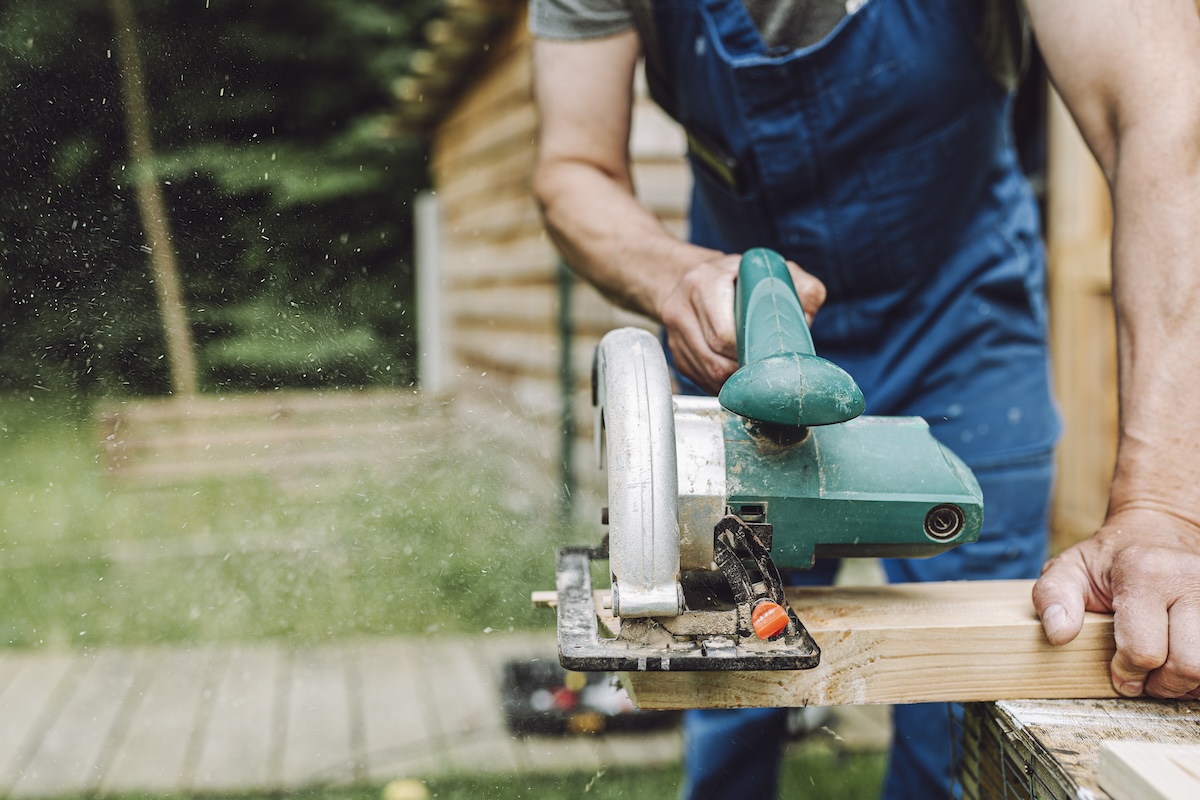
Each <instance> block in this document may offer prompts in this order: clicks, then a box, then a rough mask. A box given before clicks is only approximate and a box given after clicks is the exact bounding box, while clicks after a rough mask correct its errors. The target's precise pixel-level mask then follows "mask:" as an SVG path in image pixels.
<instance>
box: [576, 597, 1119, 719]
mask: <svg viewBox="0 0 1200 800" xmlns="http://www.w3.org/2000/svg"><path fill="white" fill-rule="evenodd" d="M1032 585H1033V582H1032V581H971V582H950V583H925V584H901V585H892V586H875V587H830V588H816V589H793V590H790V591H789V597H790V599H791V602H792V606H793V607H794V608H795V610H796V614H797V615H798V616H799V617H800V619H801V620H802V621H803V622H804V623H805V625H806V626H807V627H808V630H809V632H810V633H811V634H812V635H813V638H814V639H815V640H816V642H817V644H818V645H819V646H820V647H821V651H822V652H821V665H820V666H819V667H817V668H816V669H812V670H805V671H796V672H790V671H789V672H692V673H628V674H626V675H624V676H623V680H624V681H625V684H626V687H627V688H628V689H629V693H630V695H631V696H632V697H633V698H634V702H636V703H637V705H638V706H639V707H641V708H657V709H672V708H675V709H677V708H737V707H753V706H807V705H856V704H871V703H921V702H935V701H964V702H965V701H977V700H1001V699H1010V698H1094V697H1115V696H1116V693H1115V691H1114V690H1113V687H1112V683H1111V681H1110V679H1109V671H1108V662H1109V660H1110V659H1111V658H1112V655H1113V652H1114V650H1115V647H1114V644H1113V633H1112V618H1111V616H1108V615H1103V614H1091V613H1089V614H1087V615H1086V618H1085V620H1084V625H1083V631H1082V632H1081V633H1080V635H1079V637H1078V638H1076V640H1075V641H1074V642H1072V643H1071V644H1069V645H1066V646H1064V647H1052V646H1051V645H1050V644H1049V643H1048V642H1047V641H1046V638H1045V636H1044V634H1043V633H1042V628H1041V623H1040V622H1039V621H1038V619H1037V616H1036V615H1035V614H1034V611H1033V605H1032V603H1031V601H1030V590H1031V588H1032ZM598 600H599V598H598ZM597 608H598V612H599V613H600V614H601V618H602V620H603V621H605V624H607V625H610V626H611V625H613V624H614V622H613V620H612V619H611V617H609V618H607V619H605V617H604V614H605V612H604V611H603V609H602V608H601V604H600V602H598V604H597Z"/></svg>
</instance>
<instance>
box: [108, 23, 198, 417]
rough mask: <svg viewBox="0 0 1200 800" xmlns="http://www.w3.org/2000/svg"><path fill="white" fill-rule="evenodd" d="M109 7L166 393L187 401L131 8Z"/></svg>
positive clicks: (188, 380) (186, 339) (177, 299)
mask: <svg viewBox="0 0 1200 800" xmlns="http://www.w3.org/2000/svg"><path fill="white" fill-rule="evenodd" d="M109 6H110V8H111V10H112V16H113V25H114V27H115V28H116V39H117V42H116V44H117V46H116V50H117V60H118V62H119V63H120V70H119V71H120V75H121V94H122V95H123V98H124V106H125V134H126V138H127V139H128V142H129V156H130V160H131V161H132V167H133V186H134V195H135V196H136V197H137V204H138V211H139V213H140V214H141V217H142V227H143V228H144V229H145V232H146V245H147V246H148V247H149V248H150V265H151V268H152V270H153V273H154V288H155V292H156V293H157V295H158V310H159V313H160V314H161V315H162V321H163V332H164V334H165V335H166V340H167V361H168V363H169V364H170V369H171V388H172V391H173V392H174V394H176V395H177V396H181V397H191V396H194V395H195V394H197V392H198V388H197V377H196V372H197V370H196V355H195V349H194V346H193V344H192V332H191V328H190V327H189V326H188V319H187V308H186V306H185V305H184V302H183V289H182V287H181V283H180V280H179V265H178V263H177V261H176V260H175V250H174V246H173V245H172V243H171V227H170V224H169V223H168V221H167V210H166V203H164V202H163V196H162V191H161V189H160V188H159V185H158V180H157V179H156V178H155V177H154V172H153V169H152V167H151V159H152V157H153V155H154V150H153V145H152V144H151V139H150V110H149V106H148V104H147V102H146V81H145V77H144V75H143V72H142V59H141V54H140V52H139V49H138V37H137V30H136V28H135V22H134V18H133V8H132V6H131V5H130V2H129V0H110V2H109Z"/></svg>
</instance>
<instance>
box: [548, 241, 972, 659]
mask: <svg viewBox="0 0 1200 800" xmlns="http://www.w3.org/2000/svg"><path fill="white" fill-rule="evenodd" d="M735 317H736V321H737V337H738V361H739V364H740V368H739V369H738V371H737V372H736V373H734V375H733V376H732V377H731V378H730V379H729V380H728V381H727V382H726V384H725V386H724V388H723V389H722V391H721V394H720V396H719V398H712V397H692V396H675V395H672V392H671V381H670V373H669V370H668V367H667V363H666V358H665V355H664V354H663V350H662V347H661V345H660V343H659V341H658V339H657V338H656V337H655V336H654V335H653V334H651V333H649V332H647V331H645V330H642V329H638V328H622V329H619V330H616V331H612V332H610V333H609V334H607V335H606V336H605V337H604V339H603V340H602V341H601V343H600V345H599V346H598V348H597V350H596V359H595V364H594V369H593V398H594V401H595V405H596V426H595V430H596V445H597V450H598V453H599V457H600V460H601V461H602V462H603V464H604V466H606V468H607V472H608V512H607V520H608V536H607V552H605V550H604V548H600V549H587V548H566V549H564V550H562V551H560V554H559V570H558V592H559V640H560V641H559V643H560V660H561V661H562V663H563V665H564V666H566V667H567V668H569V669H604V670H631V669H637V670H653V669H661V670H724V669H802V668H811V667H814V666H816V665H817V664H818V663H819V659H820V650H819V647H818V646H817V644H816V643H815V642H813V641H812V639H811V637H809V635H808V633H807V631H805V629H804V626H803V624H802V622H801V621H800V620H799V619H797V618H796V615H795V613H794V612H793V611H792V609H791V608H790V606H789V605H788V604H787V600H786V598H785V596H784V592H783V588H784V587H783V581H782V579H781V576H780V572H779V570H780V569H809V568H811V567H812V565H813V560H814V558H817V557H927V556H932V555H936V554H938V553H941V552H944V551H946V550H948V549H950V548H953V547H956V546H958V545H960V544H963V543H965V542H970V541H974V540H976V539H977V538H978V536H979V531H980V527H981V525H982V521H983V497H982V493H981V491H980V488H979V484H978V482H977V481H976V480H975V477H974V476H973V475H972V473H971V470H970V469H969V468H968V467H967V466H966V465H965V464H964V463H963V462H962V461H961V460H960V459H959V458H958V457H957V456H955V455H954V453H953V452H951V451H950V450H949V449H948V448H946V447H945V446H944V445H942V444H941V443H939V442H938V441H937V440H936V439H935V438H934V437H933V436H932V434H931V433H930V431H929V426H928V425H927V424H926V422H925V421H924V420H923V419H921V418H920V417H871V416H861V415H862V412H863V410H864V407H865V401H864V399H863V396H862V393H861V391H860V390H859V388H858V386H857V384H856V383H855V382H854V380H853V378H851V377H850V376H849V375H848V374H847V373H846V372H844V371H843V370H842V369H841V368H839V367H837V366H836V365H834V364H833V363H831V362H829V361H827V360H825V359H822V358H820V357H819V356H817V355H816V353H815V351H814V348H813V343H812V337H811V335H810V333H809V331H808V326H807V323H806V320H805V317H804V311H803V309H802V308H801V306H800V303H799V300H798V299H797V296H796V292H795V288H794V286H793V284H792V281H791V277H790V274H789V273H788V269H787V264H786V262H785V261H784V260H783V259H782V257H780V256H779V255H778V254H776V253H774V252H771V251H768V250H752V251H749V252H747V253H746V254H745V255H744V256H743V258H742V261H741V266H740V269H739V274H738V281H737V287H736V301H735ZM604 555H607V557H608V559H609V564H610V578H611V591H610V600H609V604H610V605H611V610H612V614H613V616H614V617H616V618H617V619H619V620H620V632H619V633H618V634H617V636H616V638H615V639H601V638H599V636H598V634H597V626H596V622H595V613H594V606H593V599H592V592H591V584H590V568H589V564H590V561H591V560H593V559H595V558H600V557H603V556H604ZM764 612H770V613H771V614H773V615H774V619H775V622H774V623H773V624H771V625H769V626H767V627H766V629H765V630H764V629H763V626H762V625H760V622H761V620H760V619H759V618H760V617H764V618H765V617H766V616H768V614H766V613H764Z"/></svg>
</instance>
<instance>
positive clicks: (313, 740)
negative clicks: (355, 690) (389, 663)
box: [280, 648, 362, 788]
mask: <svg viewBox="0 0 1200 800" xmlns="http://www.w3.org/2000/svg"><path fill="white" fill-rule="evenodd" d="M347 667H348V664H347V659H346V657H345V655H344V653H342V651H341V650H338V649H333V648H329V649H321V648H311V649H304V650H299V651H296V652H295V653H292V654H291V670H290V674H291V682H290V688H289V692H288V696H287V701H286V702H287V704H288V709H287V728H286V732H285V733H284V737H283V757H282V758H281V760H280V763H281V767H282V772H281V780H280V782H281V784H282V785H283V786H284V787H288V788H296V787H300V786H306V785H309V784H317V783H321V784H331V783H332V784H336V783H351V782H353V781H354V780H355V779H356V778H357V777H359V776H360V775H361V774H362V770H360V769H359V768H358V764H357V760H356V758H355V753H354V748H353V742H352V740H353V735H352V728H351V714H350V711H349V709H350V707H351V703H350V689H349V687H350V684H349V681H348V678H347Z"/></svg>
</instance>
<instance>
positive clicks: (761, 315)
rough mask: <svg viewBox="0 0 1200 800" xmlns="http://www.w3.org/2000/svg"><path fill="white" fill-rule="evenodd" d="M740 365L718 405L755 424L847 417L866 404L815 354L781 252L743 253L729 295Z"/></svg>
mask: <svg viewBox="0 0 1200 800" xmlns="http://www.w3.org/2000/svg"><path fill="white" fill-rule="evenodd" d="M734 321H735V325H736V330H737V351H738V364H739V369H738V371H737V372H735V373H734V374H733V375H732V376H731V377H730V378H729V380H728V381H726V382H725V385H724V386H723V387H722V388H721V394H720V401H721V405H722V406H724V407H725V408H727V409H729V410H730V411H732V412H733V413H735V414H738V415H739V416H742V417H745V418H747V419H750V420H754V421H756V422H764V423H769V424H771V425H779V426H785V427H797V428H800V427H808V426H810V425H832V424H835V423H838V422H845V421H847V420H850V419H854V418H855V417H857V416H858V415H859V414H861V413H862V412H863V410H864V409H865V407H866V403H865V402H864V400H863V396H862V391H861V390H860V389H859V388H858V384H857V383H855V382H854V379H853V378H851V377H850V375H849V374H848V373H847V372H846V371H845V370H843V369H842V368H841V367H839V366H837V365H836V364H834V363H832V362H830V361H826V360H825V359H823V358H820V357H819V356H817V355H816V349H815V348H814V347H813V339H812V334H811V333H810V332H809V330H808V323H807V321H805V319H804V308H803V307H802V306H801V305H800V298H799V297H798V296H797V295H796V287H795V284H793V283H792V276H791V273H790V272H789V271H788V266H787V262H786V261H784V260H783V257H782V256H780V255H779V254H778V253H776V252H774V251H772V250H766V249H762V248H759V249H754V250H748V251H746V253H745V254H744V255H743V256H742V261H741V264H740V266H739V268H738V279H737V287H736V290H735V293H734Z"/></svg>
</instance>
